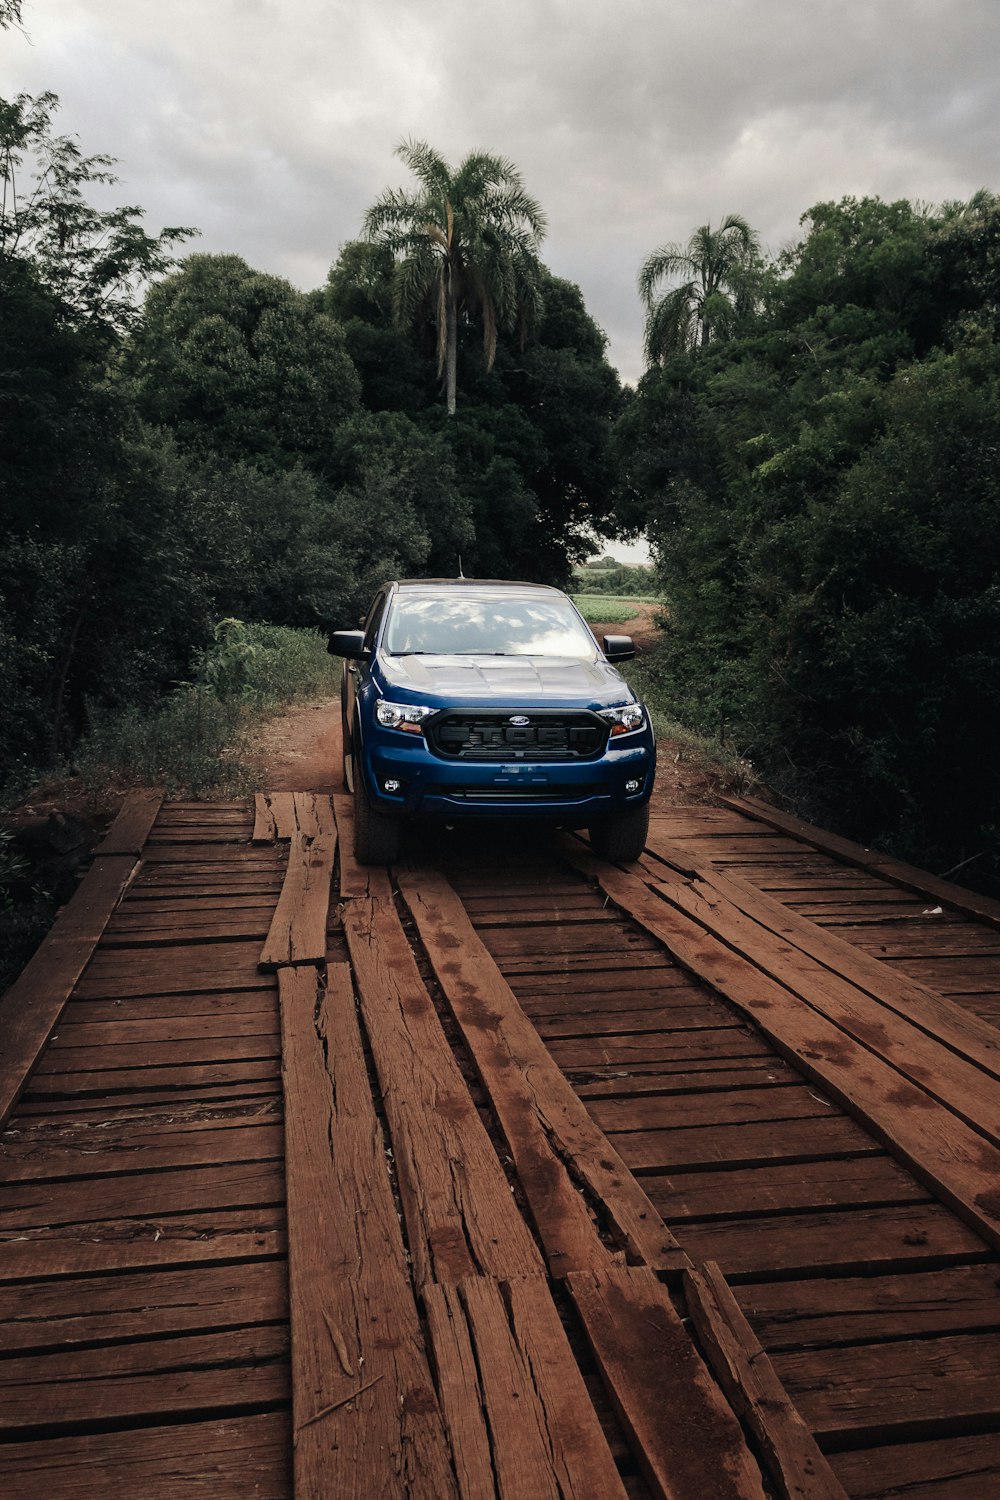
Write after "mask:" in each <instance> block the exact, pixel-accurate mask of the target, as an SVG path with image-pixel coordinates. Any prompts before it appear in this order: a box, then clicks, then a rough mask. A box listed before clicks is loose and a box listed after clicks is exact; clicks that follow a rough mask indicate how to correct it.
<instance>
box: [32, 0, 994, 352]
mask: <svg viewBox="0 0 1000 1500" xmlns="http://www.w3.org/2000/svg"><path fill="white" fill-rule="evenodd" d="M25 11H26V14H25V21H26V26H27V31H28V34H29V37H30V39H31V40H30V43H29V42H28V41H26V40H25V39H24V38H21V37H19V36H17V35H15V34H12V33H7V34H6V35H5V36H4V38H3V46H4V48H5V51H6V53H7V68H6V70H5V72H6V77H7V83H6V87H7V88H8V89H10V88H13V89H14V90H18V89H26V90H29V91H31V92H38V91H40V90H41V89H43V88H51V89H53V90H55V92H56V93H58V94H59V95H60V96H61V98H62V101H63V110H62V115H61V125H62V128H63V129H64V130H67V131H73V132H74V133H76V134H78V135H79V136H80V138H81V142H82V144H83V146H84V148H85V149H86V150H88V151H100V150H106V151H110V152H112V153H113V154H114V155H116V156H117V157H118V158H119V171H120V174H121V177H122V179H123V187H122V189H121V196H122V197H124V198H128V199H129V200H130V201H134V202H137V203H140V204H142V205H143V206H144V207H145V209H146V210H147V215H148V218H149V220H150V222H151V223H154V224H155V225H157V226H158V225H159V224H161V223H174V224H176V223H190V224H196V225H198V226H200V227H201V229H202V231H203V235H202V239H201V241H200V248H204V249H208V250H233V251H237V252H238V253H240V254H242V255H243V256H244V257H245V258H246V259H247V260H249V261H250V262H251V263H253V264H255V265H257V266H260V267H261V268H263V269H267V270H272V271H275V272H277V273H279V274H281V275H285V276H288V277H289V278H290V279H291V280H293V281H294V282H296V284H298V285H300V286H304V287H309V286H316V285H319V284H320V283H321V281H322V280H323V278H324V276H325V274H326V270H327V267H328V266H329V263H330V261H331V259H332V258H333V257H334V256H335V254H336V252H337V248H338V246H339V245H340V244H341V243H343V242H344V241H345V240H348V239H351V238H353V237H354V236H355V235H356V234H357V233H358V228H359V224H360V220H361V215H362V214H363V212H364V209H365V208H366V206H367V205H368V204H369V203H370V202H371V201H372V199H373V198H374V197H375V196H376V195H377V194H378V193H379V192H381V191H382V190H383V189H384V188H385V187H387V186H391V185H396V184H400V183H402V182H403V181H405V177H406V174H405V172H404V171H403V169H402V168H401V166H400V164H399V163H398V162H396V161H395V160H394V158H393V156H392V151H393V148H394V147H395V145H396V144H397V143H398V142H399V140H400V139H401V138H402V137H404V136H408V135H412V136H416V137H418V138H421V139H426V140H428V141H430V142H431V143H432V144H434V145H435V146H436V147H437V148H438V149H439V150H441V151H442V152H443V153H444V154H445V155H446V156H448V157H449V158H451V159H453V160H457V159H459V158H460V157H461V156H462V155H464V154H465V152H467V151H469V150H471V149H473V148H475V147H480V146H481V147H486V148H488V149H490V150H494V151H497V152H500V153H502V154H503V155H506V156H509V157H510V158H512V159H513V160H514V161H515V162H516V163H517V164H518V165H519V166H520V168H521V170H522V171H523V173H524V176H525V179H526V181H527V184H528V187H529V189H530V190H531V191H532V192H533V193H534V195H535V196H536V197H537V198H539V199H540V200H541V202H542V204H543V206H544V208H545V210H546V213H547V215H548V219H549V238H548V241H547V244H546V248H545V258H546V260H547V262H548V264H549V265H550V266H551V268H552V269H553V270H554V271H555V272H556V273H557V274H559V275H562V276H566V277H569V278H570V279H571V280H574V281H577V282H578V283H579V284H580V285H581V287H582V288H583V292H584V296H585V298H586V300H587V305H588V307H589V308H590V310H591V312H592V313H593V314H594V316H595V317H596V318H597V320H598V321H599V322H600V323H601V324H602V326H603V327H604V328H605V329H606V331H607V333H608V335H609V337H610V339H611V355H612V358H613V359H614V360H615V362H616V363H617V364H618V365H619V368H620V369H621V371H622V373H623V375H624V376H625V378H627V379H631V380H634V379H635V378H636V377H637V376H638V375H639V374H640V373H641V357H640V346H641V311H640V308H639V305H638V301H637V298H636V295H635V291H634V287H635V275H636V270H637V268H638V266H639V264H640V262H641V261H642V260H643V258H644V257H645V256H646V255H647V254H648V253H649V252H650V250H652V249H653V248H654V247H655V246H657V245H659V244H662V243H664V242H665V241H668V240H683V239H686V238H687V236H688V235H689V234H690V232H691V230H692V229H693V228H694V227H695V226H696V225H697V224H700V223H704V222H706V221H707V220H711V221H713V222H714V221H717V220H718V219H719V218H720V217H721V216H722V215H724V214H725V213H728V212H730V211H738V212H740V213H743V214H744V215H745V216H746V217H747V218H748V219H749V220H750V221H751V223H753V224H754V225H755V227H757V228H758V229H759V230H760V232H761V233H762V235H763V237H764V239H765V242H767V243H768V244H770V245H771V246H772V247H773V248H778V247H779V246H780V245H782V244H783V243H785V242H787V241H789V240H790V239H793V238H794V237H795V235H796V230H797V222H798V219H799V216H800V215H801V214H802V213H803V212H804V211H805V210H806V209H807V208H808V207H809V206H810V205H811V204H813V203H816V202H818V201H821V200H823V199H828V198H839V197H842V196H843V195H845V194H849V193H854V194H863V193H878V194H880V195H882V196H883V197H888V198H893V197H910V198H919V199H922V200H925V201H928V202H939V201H941V200H943V199H945V198H962V197H967V196H968V195H969V194H971V193H972V192H973V191H974V190H975V189H976V188H977V187H979V186H981V185H986V186H992V187H997V186H998V185H1000V184H998V176H1000V174H998V171H997V160H996V150H997V137H996V123H995V122H996V119H997V92H998V90H997V83H996V76H997V57H998V42H1000V7H997V6H996V5H995V3H994V0H963V3H962V4H961V5H956V4H954V0H837V3H833V0H809V3H807V4H803V3H802V0H618V3H617V4H614V5H612V4H611V3H609V0H603V3H602V0H575V3H570V0H507V3H505V4H503V5H501V4H499V3H497V0H369V3H368V4H367V5H366V6H364V7H358V6H357V5H355V4H351V5H348V4H346V3H344V0H333V3H331V0H212V3H211V4H210V5H206V4H205V3H204V0H170V3H163V0H159V3H154V0H49V3H43V0H27V4H26V7H25Z"/></svg>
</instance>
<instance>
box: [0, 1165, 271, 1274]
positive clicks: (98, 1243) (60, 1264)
mask: <svg viewBox="0 0 1000 1500" xmlns="http://www.w3.org/2000/svg"><path fill="white" fill-rule="evenodd" d="M163 1175H164V1176H169V1175H171V1174H167V1173H165V1174H163ZM284 1253H285V1232H284V1210H283V1209H281V1210H279V1209H276V1208H269V1207H264V1208H260V1207H257V1206H252V1207H249V1208H242V1209H229V1208H226V1209H219V1208H217V1207H213V1208H211V1209H207V1210H205V1211H203V1212H194V1211H192V1212H190V1213H183V1214H178V1215H171V1216H170V1217H168V1218H161V1219H159V1220H157V1219H148V1220H146V1219H142V1220H128V1219H126V1220H124V1221H123V1220H120V1219H116V1220H110V1221H107V1222H104V1221H101V1220H97V1219H94V1220H92V1221H90V1222H88V1223H86V1224H83V1223H81V1224H57V1225H53V1226H52V1227H51V1228H50V1227H45V1226H40V1227H38V1228H35V1229H20V1230H19V1231H18V1233H17V1236H16V1238H14V1239H10V1240H0V1278H4V1279H7V1280H11V1281H12V1280H15V1279H17V1278H20V1279H22V1280H28V1281H33V1280H35V1279H36V1278H37V1277H39V1276H88V1275H103V1274H106V1273H107V1272H110V1271H121V1270H126V1269H129V1270H143V1269H147V1270H152V1269H153V1268H155V1267H158V1266H180V1265H211V1264H212V1263H213V1262H217V1261H243V1260H259V1259H261V1258H262V1257H277V1256H280V1255H283V1254H284Z"/></svg>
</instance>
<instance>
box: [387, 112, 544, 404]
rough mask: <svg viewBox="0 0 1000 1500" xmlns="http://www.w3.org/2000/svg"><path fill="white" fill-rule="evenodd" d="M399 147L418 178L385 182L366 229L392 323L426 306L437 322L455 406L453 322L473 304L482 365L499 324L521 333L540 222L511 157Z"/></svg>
mask: <svg viewBox="0 0 1000 1500" xmlns="http://www.w3.org/2000/svg"><path fill="white" fill-rule="evenodd" d="M396 155H397V156H399V157H400V158H401V159H402V160H403V161H404V162H405V163H406V165H407V166H408V167H409V168H410V170H411V171H412V172H413V173H414V174H415V176H416V177H417V180H418V184H419V185H418V188H417V190H416V192H412V193H407V192H405V191H402V190H399V191H391V192H388V193H385V194H384V195H383V197H381V198H380V199H379V200H378V202H377V203H375V204H373V205H372V207H371V208H370V209H369V210H368V212H367V214H366V215H365V223H364V228H365V234H366V236H367V237H368V239H370V240H372V241H375V242H377V243H379V244H382V245H384V246H386V247H388V249H390V250H391V252H392V254H393V256H394V258H395V261H396V265H395V272H394V276H393V292H394V306H395V312H396V316H397V318H398V319H399V321H400V322H401V323H411V322H413V321H414V320H415V319H417V318H418V317H422V316H429V318H430V320H431V322H432V323H433V325H434V327H435V329H436V332H437V359H438V376H439V378H440V377H441V376H443V377H444V382H445V391H446V397H447V404H448V413H449V415H454V412H455V406H456V385H457V381H456V370H457V363H458V325H459V318H460V316H461V314H462V313H463V312H464V313H466V314H467V315H468V314H478V316H479V317H480V318H481V319H482V326H483V354H484V358H485V363H486V368H487V369H489V368H490V367H491V366H492V364H493V360H494V357H495V354H496V347H497V335H498V332H499V331H500V330H504V331H512V330H516V331H518V332H519V333H520V334H521V336H522V338H523V336H524V335H525V333H526V330H527V327H528V325H529V324H530V321H531V319H532V316H533V315H534V314H536V313H537V310H538V294H537V284H538V260H537V252H538V248H539V246H540V244H541V240H542V236H543V234H544V231H545V218H544V215H543V213H542V210H541V208H540V207H539V205H538V204H537V203H536V202H535V200H534V198H531V197H530V196H529V195H528V193H527V192H526V191H525V188H524V184H523V182H522V180H521V175H520V173H519V172H518V170H517V168H516V167H515V166H514V165H513V163H511V162H509V161H507V160H505V159H504V158H503V157H499V156H491V155H489V154H487V153H485V152H473V153H472V154H470V155H469V156H467V157H466V158H465V160H464V161H463V162H462V163H461V165H460V166H459V168H458V170H457V171H454V172H453V171H452V170H451V168H450V167H449V166H448V165H447V163H446V162H445V161H444V159H443V158H442V157H441V156H439V155H438V154H437V152H436V151H433V150H432V149H431V148H430V147H429V146H427V145H425V144H424V142H422V141H404V142H403V144H402V145H401V146H399V147H398V149H397V151H396Z"/></svg>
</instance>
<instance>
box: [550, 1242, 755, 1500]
mask: <svg viewBox="0 0 1000 1500" xmlns="http://www.w3.org/2000/svg"><path fill="white" fill-rule="evenodd" d="M566 1286H567V1289H568V1291H569V1293H570V1296H571V1297H572V1299H573V1302H574V1304H575V1306H576V1309H577V1311H578V1312H579V1314H580V1317H581V1319H582V1321H583V1324H584V1327H585V1329H586V1332H587V1338H588V1340H589V1341H590V1344H591V1348H592V1349H593V1351H594V1357H595V1359H596V1360H597V1364H598V1368H599V1369H600V1371H601V1376H602V1379H603V1380H604V1383H605V1386H606V1388H607V1391H608V1394H609V1396H610V1397H611V1401H612V1404H613V1406H614V1408H615V1410H616V1411H617V1413H618V1416H619V1418H620V1419H621V1422H622V1425H623V1426H624V1428H625V1431H626V1432H627V1433H628V1435H629V1437H630V1440H631V1443H632V1446H633V1450H634V1452H635V1454H636V1456H637V1457H638V1459H639V1462H640V1464H641V1466H642V1470H643V1473H644V1474H645V1477H646V1480H647V1482H648V1484H649V1485H650V1487H651V1489H652V1491H653V1494H654V1495H655V1496H657V1497H658V1500H704V1497H706V1496H708V1495H711V1496H712V1500H765V1492H764V1486H763V1482H762V1479H761V1474H760V1470H759V1469H758V1467H757V1464H756V1462H755V1461H754V1459H753V1457H752V1455H751V1453H750V1451H749V1449H748V1448H747V1446H746V1442H745V1440H744V1437H743V1433H742V1431H741V1429H740V1425H739V1423H738V1422H737V1420H736V1418H735V1416H734V1415H733V1413H732V1411H731V1410H730V1408H729V1406H728V1405H727V1403H726V1401H725V1399H724V1398H723V1395H722V1392H721V1391H720V1390H719V1388H718V1386H717V1385H716V1384H715V1381H714V1380H713V1379H712V1377H711V1375H710V1374H709V1372H708V1369H707V1368H706V1366H705V1364H704V1362H703V1361H702V1359H701V1357H700V1355H699V1354H698V1352H697V1350H696V1349H695V1347H694V1344H693V1343H692V1341H691V1339H690V1337H689V1335H688V1333H687V1331H686V1330H685V1328H684V1325H683V1324H682V1322H681V1320H680V1317H679V1316H678V1314H677V1312H676V1311H675V1310H674V1307H673V1304H672V1303H671V1301H670V1298H669V1296H668V1295H667V1292H666V1290H665V1288H664V1287H663V1286H662V1285H661V1283H660V1282H659V1281H658V1279H657V1277H656V1276H655V1275H654V1273H653V1272H652V1271H651V1270H649V1268H648V1267H646V1266H612V1265H608V1266H606V1267H604V1268H603V1269H602V1270H599V1271H589V1272H575V1273H573V1274H572V1275H570V1276H568V1277H567V1278H566Z"/></svg>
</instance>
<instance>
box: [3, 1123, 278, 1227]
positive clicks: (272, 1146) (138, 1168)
mask: <svg viewBox="0 0 1000 1500" xmlns="http://www.w3.org/2000/svg"><path fill="white" fill-rule="evenodd" d="M109 1134H110V1132H109ZM281 1150H282V1126H281V1124H280V1122H278V1123H276V1124H257V1125H252V1126H249V1127H246V1128H241V1127H239V1126H238V1125H232V1126H227V1127H226V1128H223V1129H218V1128H217V1129H201V1130H178V1131H174V1132H168V1131H152V1132H142V1131H138V1130H134V1129H133V1130H127V1131H126V1132H124V1133H123V1134H122V1135H120V1136H119V1138H118V1140H117V1141H116V1140H114V1139H111V1140H109V1141H107V1142H106V1143H104V1144H101V1143H100V1142H99V1141H98V1139H97V1138H95V1136H94V1134H93V1131H90V1132H86V1133H85V1135H84V1139H82V1140H81V1139H80V1138H79V1137H77V1139H75V1140H74V1139H68V1140H54V1141H50V1142H48V1143H47V1144H45V1145H41V1144H39V1143H38V1142H37V1141H35V1140H29V1141H18V1140H14V1141H8V1142H6V1143H5V1145H4V1150H3V1156H2V1165H3V1175H4V1177H5V1179H6V1180H7V1182H39V1183H41V1182H56V1181H59V1180H60V1179H62V1178H70V1177H76V1178H80V1177H86V1178H88V1179H89V1180H90V1182H91V1191H92V1192H94V1194H95V1196H96V1195H97V1194H99V1192H100V1188H99V1185H98V1184H97V1182H96V1181H95V1179H97V1178H100V1177H104V1176H112V1177H118V1176H120V1175H122V1174H125V1173H133V1172H150V1171H161V1170H163V1169H165V1168H172V1167H188V1166H207V1165H211V1164H216V1163H222V1162H237V1161H268V1160H272V1159H276V1158H280V1156H281ZM55 1196H56V1197H57V1198H58V1192H56V1194H55ZM53 1207H55V1206H54V1205H53ZM136 1207H137V1211H138V1212H141V1205H139V1204H137V1205H136Z"/></svg>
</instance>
